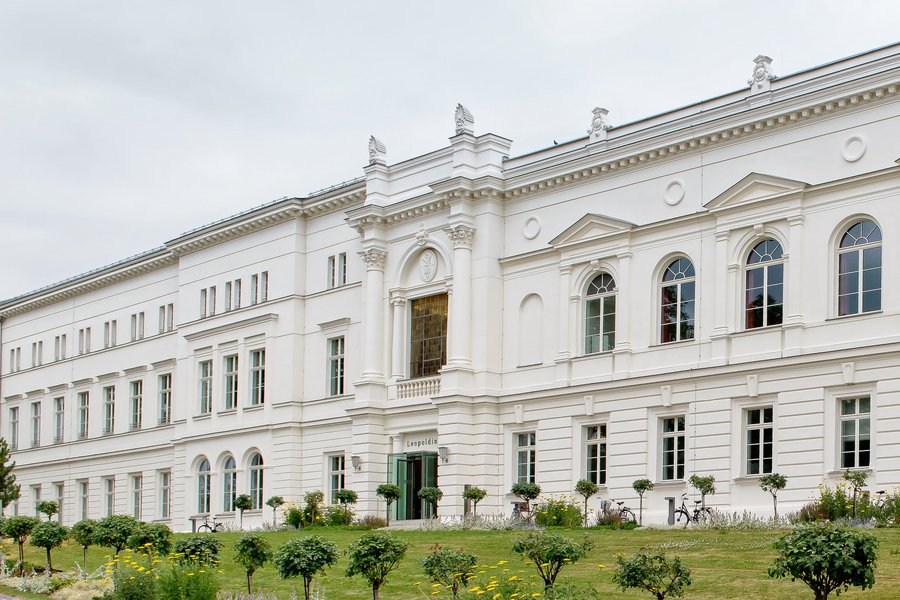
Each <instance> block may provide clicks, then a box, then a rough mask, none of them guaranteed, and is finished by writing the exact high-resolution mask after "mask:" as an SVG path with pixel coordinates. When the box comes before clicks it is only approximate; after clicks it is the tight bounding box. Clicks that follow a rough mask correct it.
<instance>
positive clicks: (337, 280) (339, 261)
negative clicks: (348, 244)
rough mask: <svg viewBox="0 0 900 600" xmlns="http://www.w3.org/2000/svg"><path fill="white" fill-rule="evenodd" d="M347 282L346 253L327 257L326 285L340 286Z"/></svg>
mask: <svg viewBox="0 0 900 600" xmlns="http://www.w3.org/2000/svg"><path fill="white" fill-rule="evenodd" d="M346 283H347V253H346V252H341V253H340V254H336V255H334V256H329V257H328V287H330V288H334V287H340V286H342V285H346Z"/></svg>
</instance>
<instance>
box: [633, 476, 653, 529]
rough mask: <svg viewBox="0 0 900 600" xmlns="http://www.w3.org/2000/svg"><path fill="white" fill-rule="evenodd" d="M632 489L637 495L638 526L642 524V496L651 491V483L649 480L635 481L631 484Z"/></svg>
mask: <svg viewBox="0 0 900 600" xmlns="http://www.w3.org/2000/svg"><path fill="white" fill-rule="evenodd" d="M631 487H632V489H633V490H634V491H635V492H637V495H638V525H643V524H644V494H646V493H647V492H649V491H651V490H653V482H652V481H650V480H649V479H636V480H635V481H634V483H632V484H631Z"/></svg>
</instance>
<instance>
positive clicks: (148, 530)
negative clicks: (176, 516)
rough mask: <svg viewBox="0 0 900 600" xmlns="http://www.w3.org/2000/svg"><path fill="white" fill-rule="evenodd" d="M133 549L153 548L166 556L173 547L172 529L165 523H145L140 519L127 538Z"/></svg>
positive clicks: (157, 552) (129, 545)
mask: <svg viewBox="0 0 900 600" xmlns="http://www.w3.org/2000/svg"><path fill="white" fill-rule="evenodd" d="M127 544H128V547H129V548H131V549H132V550H148V549H152V550H153V552H155V553H156V554H160V555H162V556H165V555H167V554H168V553H169V551H170V550H171V549H172V530H171V529H169V526H168V525H166V524H165V523H144V522H143V521H138V523H137V525H135V527H134V530H133V531H132V532H131V535H129V536H128V540H127Z"/></svg>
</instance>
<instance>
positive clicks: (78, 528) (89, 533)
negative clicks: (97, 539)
mask: <svg viewBox="0 0 900 600" xmlns="http://www.w3.org/2000/svg"><path fill="white" fill-rule="evenodd" d="M96 525H97V522H96V521H94V520H93V519H82V520H81V521H78V522H77V523H75V525H73V526H72V529H71V530H70V532H69V534H70V535H71V536H72V539H73V540H74V541H75V543H76V544H78V545H79V546H81V549H82V552H83V558H82V561H83V562H82V565H81V568H82V569H84V570H85V571H87V568H88V567H87V551H88V548H89V547H90V546H91V545H92V544H93V543H94V527H95V526H96Z"/></svg>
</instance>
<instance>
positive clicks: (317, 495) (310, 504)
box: [303, 490, 325, 525]
mask: <svg viewBox="0 0 900 600" xmlns="http://www.w3.org/2000/svg"><path fill="white" fill-rule="evenodd" d="M324 500H325V494H323V493H322V492H321V491H320V490H313V491H311V492H306V494H305V495H304V496H303V501H304V502H306V507H305V508H304V510H303V513H304V515H303V516H304V521H306V522H307V523H309V524H310V525H315V524H316V521H318V520H319V519H320V518H321V515H320V514H319V512H320V511H319V507H320V506H322V502H323V501H324Z"/></svg>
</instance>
